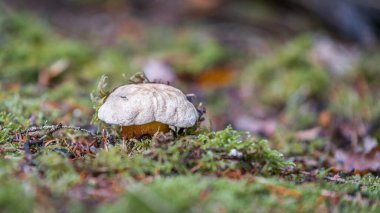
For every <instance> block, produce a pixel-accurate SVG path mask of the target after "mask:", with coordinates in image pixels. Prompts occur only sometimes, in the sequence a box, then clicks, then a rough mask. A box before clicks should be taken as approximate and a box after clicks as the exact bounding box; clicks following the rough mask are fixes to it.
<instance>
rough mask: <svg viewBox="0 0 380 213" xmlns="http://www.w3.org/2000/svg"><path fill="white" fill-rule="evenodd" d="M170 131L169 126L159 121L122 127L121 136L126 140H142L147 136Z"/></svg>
mask: <svg viewBox="0 0 380 213" xmlns="http://www.w3.org/2000/svg"><path fill="white" fill-rule="evenodd" d="M169 131H170V129H169V125H167V124H164V123H161V122H157V121H154V122H151V123H147V124H142V125H131V126H122V127H121V135H122V137H123V138H125V139H131V138H141V137H142V136H145V135H149V136H153V135H154V134H155V133H156V132H169Z"/></svg>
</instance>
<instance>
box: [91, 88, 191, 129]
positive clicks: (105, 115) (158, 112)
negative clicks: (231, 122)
mask: <svg viewBox="0 0 380 213" xmlns="http://www.w3.org/2000/svg"><path fill="white" fill-rule="evenodd" d="M98 117H99V119H100V120H102V121H104V122H106V123H109V124H117V125H120V126H130V125H141V124H146V123H150V122H154V121H158V122H161V123H164V124H168V125H170V126H176V127H181V128H185V127H191V126H194V125H195V123H196V121H197V120H198V112H197V110H196V109H195V107H194V105H193V104H192V103H190V102H189V101H188V100H187V98H186V96H185V95H184V94H183V93H182V92H181V91H180V90H178V89H176V88H174V87H172V86H169V85H165V84H152V83H147V84H129V85H125V86H121V87H118V88H117V89H116V90H114V91H113V92H112V93H111V94H110V95H109V96H108V97H107V99H106V101H105V102H104V104H103V105H102V106H101V107H100V108H99V111H98Z"/></svg>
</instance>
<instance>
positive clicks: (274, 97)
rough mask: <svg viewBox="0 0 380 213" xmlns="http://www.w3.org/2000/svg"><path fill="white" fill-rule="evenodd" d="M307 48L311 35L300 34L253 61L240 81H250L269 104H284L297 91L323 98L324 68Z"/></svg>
mask: <svg viewBox="0 0 380 213" xmlns="http://www.w3.org/2000/svg"><path fill="white" fill-rule="evenodd" d="M310 47H311V38H310V37H309V36H307V35H305V36H300V37H299V38H297V39H295V40H293V41H291V42H289V43H288V44H286V45H285V46H283V47H282V48H280V49H279V50H277V51H275V52H274V53H272V54H271V55H269V56H265V58H259V59H256V60H254V61H253V62H252V64H251V65H250V66H249V67H248V69H247V70H246V72H245V73H244V75H243V76H242V82H245V83H251V84H253V86H254V87H255V88H256V89H258V91H259V94H260V96H259V97H260V99H261V100H262V101H263V102H264V103H268V104H272V105H284V104H285V103H286V101H287V100H289V99H290V98H291V97H292V96H293V94H296V93H300V92H301V93H304V94H305V95H306V96H307V97H311V96H319V97H324V96H325V95H326V92H327V91H328V83H329V76H328V73H327V71H326V70H324V69H323V68H322V67H318V66H316V65H315V64H313V63H312V62H311V59H310V58H309V57H308V51H309V50H310Z"/></svg>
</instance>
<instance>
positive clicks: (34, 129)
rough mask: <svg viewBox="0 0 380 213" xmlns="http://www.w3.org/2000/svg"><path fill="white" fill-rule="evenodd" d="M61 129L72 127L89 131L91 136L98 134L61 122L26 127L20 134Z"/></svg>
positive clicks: (72, 128)
mask: <svg viewBox="0 0 380 213" xmlns="http://www.w3.org/2000/svg"><path fill="white" fill-rule="evenodd" d="M60 129H71V130H75V131H80V132H84V133H87V134H88V135H90V136H96V134H94V133H92V132H91V131H89V130H87V129H84V128H81V127H76V126H67V125H62V124H61V123H59V124H58V125H46V126H33V127H30V128H29V129H26V130H24V131H22V132H20V134H21V135H27V134H28V133H33V132H39V131H42V130H49V132H51V133H54V132H56V131H58V130H60ZM51 133H50V134H51Z"/></svg>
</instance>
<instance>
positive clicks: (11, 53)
mask: <svg viewBox="0 0 380 213" xmlns="http://www.w3.org/2000/svg"><path fill="white" fill-rule="evenodd" d="M0 21H1V23H0V26H1V27H0V33H1V35H2V37H1V40H2V42H1V49H2V51H1V52H0V66H1V67H2V69H1V70H0V74H1V75H2V78H3V79H4V80H8V81H12V80H19V81H20V80H21V81H24V82H35V81H36V80H37V78H38V73H39V72H40V71H41V70H43V69H46V68H47V67H49V66H50V65H51V64H52V63H54V62H56V61H57V60H60V59H66V60H68V61H69V63H70V64H71V67H70V69H71V70H75V68H77V65H78V64H80V63H82V62H83V61H85V60H87V59H88V56H89V50H88V49H87V48H86V47H85V46H84V45H82V44H80V43H77V42H74V41H69V40H64V39H61V38H59V36H58V35H56V34H54V33H53V32H50V31H49V29H48V27H46V24H44V23H43V22H40V21H37V20H36V19H35V18H34V17H33V16H30V15H28V14H17V15H8V16H2V19H1V20H0Z"/></svg>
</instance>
